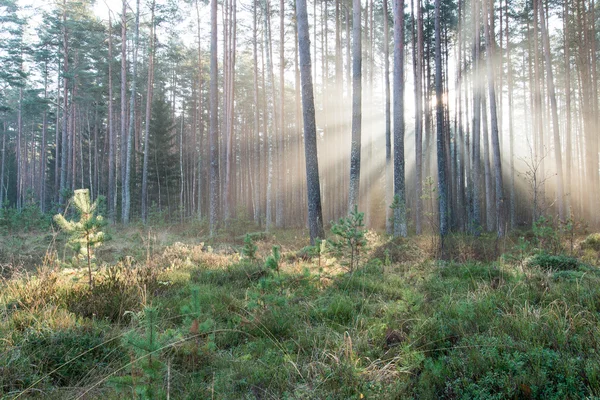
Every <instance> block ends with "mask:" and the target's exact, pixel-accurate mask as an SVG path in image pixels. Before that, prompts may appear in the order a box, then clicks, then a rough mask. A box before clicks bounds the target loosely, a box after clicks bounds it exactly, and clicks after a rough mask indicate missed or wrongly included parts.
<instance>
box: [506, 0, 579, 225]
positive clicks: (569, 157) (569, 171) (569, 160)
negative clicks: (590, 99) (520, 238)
mask: <svg viewBox="0 0 600 400" xmlns="http://www.w3.org/2000/svg"><path fill="white" fill-rule="evenodd" d="M506 1H507V2H508V0H506ZM563 9H564V14H563V32H564V54H565V69H564V70H565V115H566V129H565V136H566V146H567V148H566V149H565V151H566V153H567V154H566V171H565V172H566V178H567V179H566V181H565V194H566V195H567V196H566V201H567V207H566V212H567V214H568V216H569V217H570V216H571V214H572V206H571V204H570V203H572V200H571V199H572V195H573V190H572V182H573V179H574V176H573V167H572V164H573V148H572V147H573V145H572V143H571V141H572V133H571V129H572V121H571V53H570V50H571V46H570V43H569V41H570V36H569V1H568V0H565V1H564V4H563ZM507 32H508V30H507ZM507 35H508V33H507Z"/></svg>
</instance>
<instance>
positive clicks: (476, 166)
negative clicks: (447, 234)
mask: <svg viewBox="0 0 600 400" xmlns="http://www.w3.org/2000/svg"><path fill="white" fill-rule="evenodd" d="M472 4H473V6H472V7H473V15H474V16H473V71H474V72H473V127H472V132H473V133H472V143H473V153H472V162H471V164H472V165H471V166H472V179H471V181H472V182H473V191H472V193H473V222H472V223H473V227H472V228H473V233H474V234H475V235H476V236H477V235H479V233H480V230H481V200H480V196H481V195H480V191H481V189H480V188H481V186H480V182H481V150H480V149H481V144H480V137H481V136H480V133H481V83H480V82H479V80H480V75H481V74H480V71H479V65H480V59H479V46H480V36H479V30H480V25H479V21H480V19H479V2H478V1H474V2H472Z"/></svg>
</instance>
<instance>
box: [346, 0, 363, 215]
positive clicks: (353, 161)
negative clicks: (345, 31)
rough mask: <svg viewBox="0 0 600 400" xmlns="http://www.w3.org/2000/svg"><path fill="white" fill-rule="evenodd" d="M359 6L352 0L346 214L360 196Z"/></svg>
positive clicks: (360, 67) (356, 1)
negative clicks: (348, 176) (350, 95)
mask: <svg viewBox="0 0 600 400" xmlns="http://www.w3.org/2000/svg"><path fill="white" fill-rule="evenodd" d="M360 16H361V5H360V0H352V144H351V147H350V188H349V195H348V212H350V211H352V210H353V209H354V206H357V205H358V201H359V194H360V148H361V130H362V46H361V18H360Z"/></svg>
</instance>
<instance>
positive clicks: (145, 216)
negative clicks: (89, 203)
mask: <svg viewBox="0 0 600 400" xmlns="http://www.w3.org/2000/svg"><path fill="white" fill-rule="evenodd" d="M155 4H156V1H155V0H152V5H151V8H150V13H151V17H150V44H149V46H150V48H149V49H148V82H147V88H146V90H147V91H146V120H145V128H146V129H145V134H144V160H143V165H142V221H143V222H144V223H146V221H147V220H148V157H149V149H148V146H149V141H150V118H151V116H152V95H153V93H154V7H155Z"/></svg>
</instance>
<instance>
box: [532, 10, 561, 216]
mask: <svg viewBox="0 0 600 400" xmlns="http://www.w3.org/2000/svg"><path fill="white" fill-rule="evenodd" d="M538 1H539V0H538ZM540 3H541V2H540ZM538 10H539V12H540V26H541V30H542V46H543V48H544V58H545V60H546V82H547V85H548V92H549V93H548V94H549V96H550V108H551V111H552V131H553V133H554V161H555V163H556V178H557V182H556V183H557V185H556V196H557V202H558V218H559V219H560V220H561V221H565V206H564V201H565V198H564V188H563V185H564V183H563V173H562V147H561V144H560V126H559V122H558V106H557V104H556V89H555V87H554V73H553V71H552V57H551V55H550V51H551V50H550V37H549V35H548V29H547V27H546V16H545V13H544V7H542V5H541V4H540V5H539V6H538ZM567 69H568V68H567Z"/></svg>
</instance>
